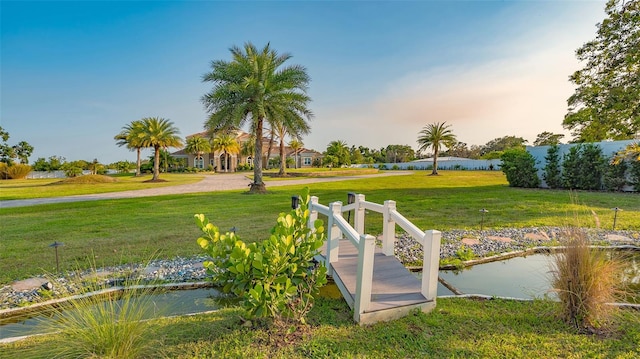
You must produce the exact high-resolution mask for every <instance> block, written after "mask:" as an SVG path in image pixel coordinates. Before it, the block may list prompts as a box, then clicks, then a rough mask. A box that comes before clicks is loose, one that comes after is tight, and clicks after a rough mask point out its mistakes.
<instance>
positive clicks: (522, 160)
mask: <svg viewBox="0 0 640 359" xmlns="http://www.w3.org/2000/svg"><path fill="white" fill-rule="evenodd" d="M501 159H502V165H501V168H502V172H504V174H505V175H506V176H507V181H508V182H509V186H511V187H524V188H535V187H538V186H539V185H540V179H539V178H538V171H537V170H536V160H535V159H534V158H533V156H531V154H530V153H529V152H527V151H525V150H523V149H510V150H506V151H504V153H503V154H502V158H501Z"/></svg>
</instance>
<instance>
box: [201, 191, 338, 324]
mask: <svg viewBox="0 0 640 359" xmlns="http://www.w3.org/2000/svg"><path fill="white" fill-rule="evenodd" d="M308 204H309V190H308V189H305V191H304V193H303V195H302V196H301V198H300V206H299V207H298V208H297V209H294V210H292V211H291V212H290V213H280V215H279V216H278V220H277V223H276V225H275V226H274V227H273V228H272V229H271V236H270V237H269V238H268V239H266V240H263V241H258V242H254V243H251V244H247V243H245V242H243V241H242V240H240V238H239V237H238V236H236V234H235V233H233V232H227V233H225V234H222V233H220V230H219V229H218V227H216V226H215V225H213V224H212V223H209V221H208V220H207V218H206V217H205V216H204V215H203V214H196V215H195V219H196V223H197V225H198V226H199V227H200V229H202V231H203V233H204V236H203V237H200V238H198V240H197V241H198V244H199V245H200V247H201V248H202V249H203V250H204V252H205V253H207V254H208V255H209V256H210V257H211V260H209V261H205V262H204V264H203V265H204V267H205V268H207V271H208V272H209V273H210V274H211V275H212V279H213V281H214V283H216V284H218V285H220V286H221V287H222V289H223V291H224V292H225V293H233V294H235V295H236V296H238V297H239V298H240V299H241V303H242V306H243V308H244V309H245V312H246V314H247V317H248V318H272V319H274V320H275V321H276V324H282V323H286V322H289V321H293V322H296V323H300V324H305V322H306V320H305V317H306V315H307V313H309V311H310V310H311V307H312V306H313V302H314V299H315V297H316V296H317V295H318V294H319V292H320V288H321V287H322V286H323V285H324V284H326V282H327V279H326V268H325V266H324V264H323V263H318V262H316V261H315V260H314V257H315V256H316V255H318V254H319V249H320V247H321V246H322V244H323V243H324V239H325V233H324V227H323V225H322V221H321V220H317V221H315V223H314V226H313V229H310V228H308V226H307V222H308V220H309V214H310V212H309V208H308Z"/></svg>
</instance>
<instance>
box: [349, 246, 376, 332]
mask: <svg viewBox="0 0 640 359" xmlns="http://www.w3.org/2000/svg"><path fill="white" fill-rule="evenodd" d="M358 247H359V248H358V272H357V274H356V297H355V301H354V308H353V319H354V320H355V321H356V322H357V323H359V322H360V315H361V314H362V313H364V312H365V311H367V310H368V309H369V305H370V303H371V287H372V284H373V255H374V252H375V248H376V239H375V237H373V236H371V235H368V234H361V235H360V242H359V243H358Z"/></svg>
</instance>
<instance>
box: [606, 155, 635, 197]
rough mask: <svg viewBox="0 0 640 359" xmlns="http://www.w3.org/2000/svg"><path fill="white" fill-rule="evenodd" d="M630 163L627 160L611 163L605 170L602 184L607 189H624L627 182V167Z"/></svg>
mask: <svg viewBox="0 0 640 359" xmlns="http://www.w3.org/2000/svg"><path fill="white" fill-rule="evenodd" d="M628 167H629V165H628V164H627V162H626V161H621V162H620V163H609V164H608V165H607V166H606V168H605V171H604V177H603V179H602V185H603V186H604V189H605V190H607V191H622V189H623V188H624V186H625V185H626V184H627V169H628Z"/></svg>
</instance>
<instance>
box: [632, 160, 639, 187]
mask: <svg viewBox="0 0 640 359" xmlns="http://www.w3.org/2000/svg"><path fill="white" fill-rule="evenodd" d="M629 184H631V185H633V189H634V190H636V191H638V192H640V161H634V162H631V166H629Z"/></svg>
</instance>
